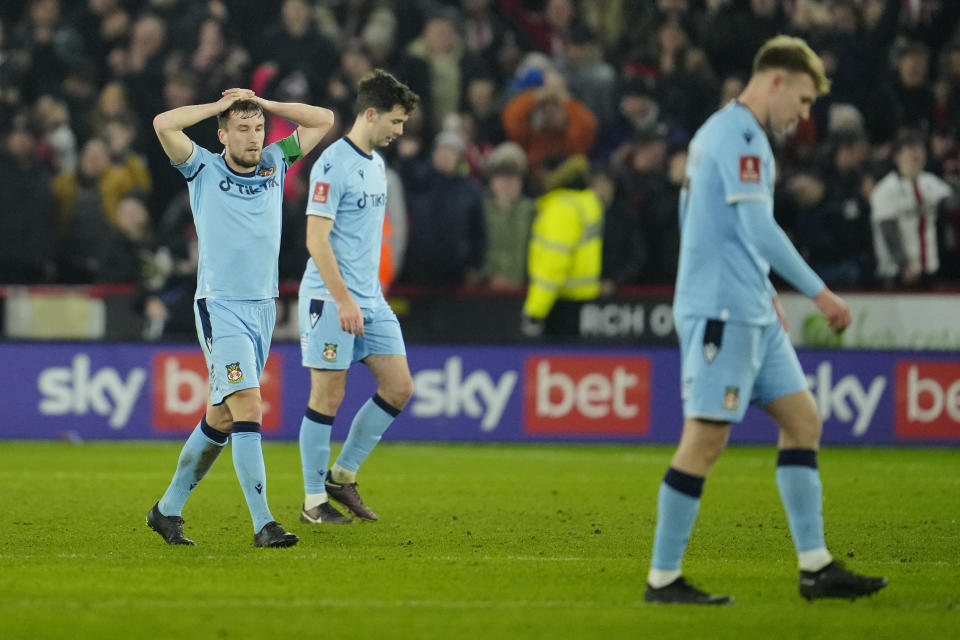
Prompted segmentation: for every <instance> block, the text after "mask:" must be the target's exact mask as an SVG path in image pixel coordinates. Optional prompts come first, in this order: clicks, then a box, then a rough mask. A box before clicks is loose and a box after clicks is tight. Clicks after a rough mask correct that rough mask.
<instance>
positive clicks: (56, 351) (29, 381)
mask: <svg viewBox="0 0 960 640" xmlns="http://www.w3.org/2000/svg"><path fill="white" fill-rule="evenodd" d="M408 357H409V360H410V365H411V370H412V372H413V374H414V382H415V391H414V395H413V397H412V399H411V401H410V403H409V404H408V405H407V408H406V410H405V411H404V412H403V413H402V414H401V415H400V417H399V418H398V419H397V421H396V423H394V425H393V426H392V427H391V428H390V430H389V431H388V432H387V434H386V436H385V438H386V439H388V440H410V441H418V440H435V441H471V442H476V441H498V442H523V441H539V442H549V441H559V442H633V443H639V442H657V443H672V442H675V441H676V440H677V438H678V435H679V430H680V425H681V421H682V416H681V407H680V397H679V396H680V389H679V386H680V383H679V366H680V365H679V353H678V351H677V350H676V349H675V348H662V347H648V348H637V347H609V346H608V347H604V346H593V347H584V346H559V345H553V346H544V345H540V346H534V345H527V346H509V345H507V346H462V345H461V346H428V345H411V346H409V353H408ZM800 359H801V362H802V364H803V366H804V370H805V371H806V373H807V378H808V381H809V383H810V388H811V390H812V392H813V395H814V398H815V399H816V401H817V404H818V407H819V410H820V413H821V415H822V416H823V419H824V436H823V440H824V442H826V443H831V444H850V445H927V446H929V445H943V446H957V445H960V356H958V355H957V354H956V353H949V352H941V353H936V352H892V351H849V350H832V351H816V350H802V351H801V352H800ZM0 362H2V363H4V366H3V369H2V371H0V380H2V387H3V389H4V394H3V400H2V402H0V438H27V439H32V438H65V439H88V438H94V439H100V438H107V439H113V438H135V439H136V438H143V439H154V438H173V439H182V438H183V437H185V435H186V434H187V433H188V432H189V431H190V430H191V429H192V428H193V427H194V425H195V424H196V423H197V420H198V418H199V416H200V414H201V413H202V411H203V407H204V402H205V397H206V391H207V371H206V368H205V364H204V361H203V357H202V355H201V354H200V351H199V349H198V348H197V347H196V346H195V345H193V344H186V343H184V344H157V345H150V344H116V343H113V344H104V343H53V344H51V343H6V344H0ZM347 384H348V391H347V398H346V400H345V401H344V404H343V406H342V407H341V410H340V412H339V418H338V422H337V424H336V425H335V427H334V437H335V438H343V437H344V436H345V434H346V430H347V426H348V424H349V421H350V419H351V417H352V415H353V413H354V412H355V411H356V410H357V409H358V408H359V406H360V404H361V403H363V402H364V401H365V400H366V399H367V398H368V397H369V396H370V395H372V394H373V392H374V390H375V387H374V383H373V379H372V376H370V373H369V372H368V371H367V370H366V369H365V368H364V367H354V368H353V369H352V370H351V371H350V374H349V376H348V383H347ZM308 391H309V380H308V375H307V372H306V371H305V370H304V369H303V367H301V364H300V352H299V347H298V346H296V345H292V344H276V345H275V346H274V348H273V350H272V353H271V356H270V360H269V362H268V364H267V369H266V373H265V375H264V378H263V380H262V394H263V398H264V409H265V410H264V423H263V430H264V433H265V434H267V437H268V438H276V439H296V438H297V436H298V431H299V425H300V420H301V416H302V415H303V412H304V409H305V406H306V400H307V396H308ZM731 393H733V394H734V396H735V397H736V395H737V394H738V393H739V392H738V391H737V390H734V391H731ZM737 401H739V402H746V401H747V398H745V397H738V398H737ZM731 439H732V441H734V442H745V443H772V442H774V441H775V440H776V435H775V429H774V427H773V425H772V423H771V422H770V421H769V420H768V419H767V418H766V417H765V416H763V415H762V414H761V413H760V412H759V411H758V410H756V409H751V410H750V413H748V415H747V419H746V420H745V421H744V422H743V423H742V424H740V425H738V426H737V427H735V428H734V430H733V433H732V436H731Z"/></svg>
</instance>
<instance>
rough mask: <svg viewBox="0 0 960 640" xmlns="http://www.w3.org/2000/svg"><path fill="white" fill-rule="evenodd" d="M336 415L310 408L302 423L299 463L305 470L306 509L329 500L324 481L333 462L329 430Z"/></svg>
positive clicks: (304, 504)
mask: <svg viewBox="0 0 960 640" xmlns="http://www.w3.org/2000/svg"><path fill="white" fill-rule="evenodd" d="M333 418H334V417H333V416H328V415H325V414H322V413H320V412H319V411H314V410H313V409H310V408H308V409H307V411H306V414H305V415H304V417H303V421H302V422H301V423H300V463H301V468H302V469H303V491H304V494H305V495H306V498H305V499H304V503H303V508H304V509H312V508H314V507H316V506H317V505H319V504H321V503H323V502H326V500H327V490H326V487H325V486H324V481H325V480H326V477H327V465H328V464H329V463H330V431H331V429H332V428H333Z"/></svg>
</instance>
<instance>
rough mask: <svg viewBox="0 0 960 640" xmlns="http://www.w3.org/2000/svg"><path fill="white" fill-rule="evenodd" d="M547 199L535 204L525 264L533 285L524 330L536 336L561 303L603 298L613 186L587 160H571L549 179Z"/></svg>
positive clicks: (525, 313) (529, 291)
mask: <svg viewBox="0 0 960 640" xmlns="http://www.w3.org/2000/svg"><path fill="white" fill-rule="evenodd" d="M545 186H546V188H547V193H546V195H544V196H542V197H540V198H539V199H538V200H537V217H536V218H535V219H534V221H533V229H532V231H531V238H530V250H529V259H528V262H527V268H528V275H529V279H530V286H529V288H528V289H527V298H526V300H525V301H524V304H523V316H522V318H521V324H520V328H521V331H522V332H523V333H524V334H525V335H527V336H538V335H540V334H542V333H543V332H544V327H545V324H546V321H547V317H548V316H549V315H550V311H551V310H552V309H553V306H554V304H555V303H556V301H557V300H592V299H594V298H596V297H597V296H598V295H600V271H601V260H602V254H603V216H604V209H605V208H606V207H607V206H609V204H610V203H611V202H612V201H613V196H614V193H615V188H614V183H613V181H612V180H611V179H610V178H609V176H607V175H606V174H604V173H599V172H598V173H595V174H594V175H593V176H591V175H590V164H589V162H588V160H587V158H586V157H585V156H582V155H581V156H572V157H570V158H568V159H567V160H565V161H564V162H563V163H562V164H560V165H559V166H557V167H556V168H555V169H554V170H553V171H552V172H551V173H549V174H548V175H547V178H546V181H545Z"/></svg>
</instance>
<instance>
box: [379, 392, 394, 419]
mask: <svg viewBox="0 0 960 640" xmlns="http://www.w3.org/2000/svg"><path fill="white" fill-rule="evenodd" d="M373 403H374V404H375V405H377V406H378V407H380V408H381V409H383V410H384V411H386V412H387V413H389V414H390V415H391V416H393V417H394V418H396V417H397V416H398V415H400V409H397V408H396V407H395V406H393V405H392V404H390V403H389V402H387V401H386V400H384V399H383V398H381V397H380V394H379V393H375V394H373Z"/></svg>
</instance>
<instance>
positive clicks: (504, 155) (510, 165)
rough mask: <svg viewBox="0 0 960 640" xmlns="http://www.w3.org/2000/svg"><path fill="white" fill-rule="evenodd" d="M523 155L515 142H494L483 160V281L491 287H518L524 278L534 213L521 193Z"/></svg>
mask: <svg viewBox="0 0 960 640" xmlns="http://www.w3.org/2000/svg"><path fill="white" fill-rule="evenodd" d="M526 172H527V158H526V156H525V155H524V153H523V149H521V148H520V146H519V145H517V144H516V143H515V142H504V143H502V144H500V145H498V146H497V147H496V148H495V149H494V150H493V152H492V153H491V154H490V156H489V157H488V159H487V177H488V181H489V185H488V188H487V193H486V197H485V198H484V203H483V212H484V218H485V220H486V228H487V239H488V242H487V253H486V258H485V259H484V264H483V282H484V283H485V284H486V285H487V286H489V287H490V288H492V289H510V288H516V287H522V286H523V285H524V283H525V282H526V279H527V264H526V262H527V250H528V248H529V246H530V227H531V225H532V224H533V219H534V217H535V216H536V214H537V208H536V204H535V203H534V201H533V199H532V198H529V197H527V196H526V195H524V193H523V180H524V176H525V174H526Z"/></svg>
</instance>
